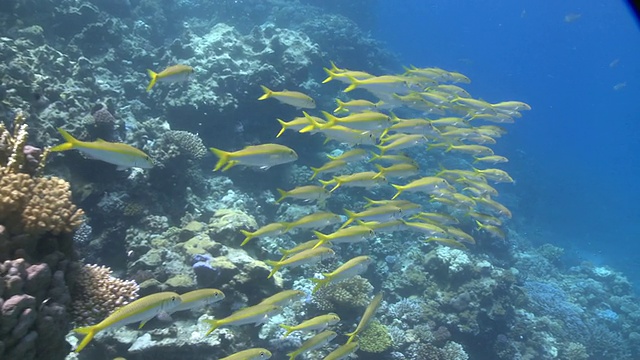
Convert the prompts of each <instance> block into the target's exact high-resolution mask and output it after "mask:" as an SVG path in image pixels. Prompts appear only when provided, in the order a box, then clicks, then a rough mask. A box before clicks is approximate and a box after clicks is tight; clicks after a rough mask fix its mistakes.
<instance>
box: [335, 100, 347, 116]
mask: <svg viewBox="0 0 640 360" xmlns="http://www.w3.org/2000/svg"><path fill="white" fill-rule="evenodd" d="M336 104H338V107H337V108H336V109H335V110H333V113H334V114H337V113H341V112H346V111H347V110H346V109H345V108H344V105H345V104H344V101H342V100H340V99H336Z"/></svg>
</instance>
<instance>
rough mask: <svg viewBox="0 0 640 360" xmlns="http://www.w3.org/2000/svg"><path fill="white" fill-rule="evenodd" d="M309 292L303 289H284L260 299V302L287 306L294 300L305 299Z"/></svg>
mask: <svg viewBox="0 0 640 360" xmlns="http://www.w3.org/2000/svg"><path fill="white" fill-rule="evenodd" d="M306 296H307V294H306V293H305V292H304V291H302V290H283V291H280V292H279V293H277V294H274V295H271V296H269V297H268V298H265V299H263V300H262V301H260V304H263V305H264V304H271V305H277V306H282V307H285V306H287V305H289V304H291V303H292V302H294V301H298V300H301V299H304V298H305V297H306Z"/></svg>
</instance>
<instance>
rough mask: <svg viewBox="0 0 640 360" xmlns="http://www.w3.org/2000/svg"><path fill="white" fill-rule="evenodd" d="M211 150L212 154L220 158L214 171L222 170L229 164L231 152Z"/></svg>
mask: <svg viewBox="0 0 640 360" xmlns="http://www.w3.org/2000/svg"><path fill="white" fill-rule="evenodd" d="M209 150H211V152H213V154H214V155H215V156H217V157H218V158H219V160H218V163H217V164H216V167H215V168H213V171H218V170H220V169H221V168H222V167H223V166H224V165H225V164H227V163H228V162H229V155H230V154H231V153H230V152H228V151H224V150H220V149H216V148H209Z"/></svg>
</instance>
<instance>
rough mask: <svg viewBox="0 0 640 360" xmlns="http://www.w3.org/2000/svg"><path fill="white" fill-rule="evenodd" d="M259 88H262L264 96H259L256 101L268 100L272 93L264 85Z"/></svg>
mask: <svg viewBox="0 0 640 360" xmlns="http://www.w3.org/2000/svg"><path fill="white" fill-rule="evenodd" d="M260 87H261V88H262V91H264V94H263V95H262V96H260V97H259V98H258V100H265V99H268V98H270V97H271V96H273V91H271V89H269V88H268V87H266V86H264V85H260Z"/></svg>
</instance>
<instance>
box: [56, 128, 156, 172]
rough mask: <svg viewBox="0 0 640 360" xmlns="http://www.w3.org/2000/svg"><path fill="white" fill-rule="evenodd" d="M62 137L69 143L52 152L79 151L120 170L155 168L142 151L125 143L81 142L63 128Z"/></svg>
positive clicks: (58, 146) (59, 129)
mask: <svg viewBox="0 0 640 360" xmlns="http://www.w3.org/2000/svg"><path fill="white" fill-rule="evenodd" d="M58 131H59V132H60V134H61V135H62V137H63V138H64V139H65V140H66V141H67V142H65V143H64V144H60V145H57V146H54V147H52V148H51V151H65V150H71V149H77V150H78V151H80V152H81V153H83V154H85V155H86V156H87V157H89V158H91V159H96V160H101V161H104V162H108V163H109V164H113V165H116V166H117V167H118V170H121V169H125V168H130V167H138V168H143V169H149V168H151V167H153V160H151V158H150V157H149V155H147V154H145V153H144V152H143V151H142V150H139V149H136V148H134V147H133V146H131V145H127V144H123V143H112V142H107V141H104V140H102V139H98V140H97V141H91V142H89V141H80V140H78V139H76V138H74V137H73V136H71V134H69V133H68V132H66V131H65V130H63V129H62V128H58Z"/></svg>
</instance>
